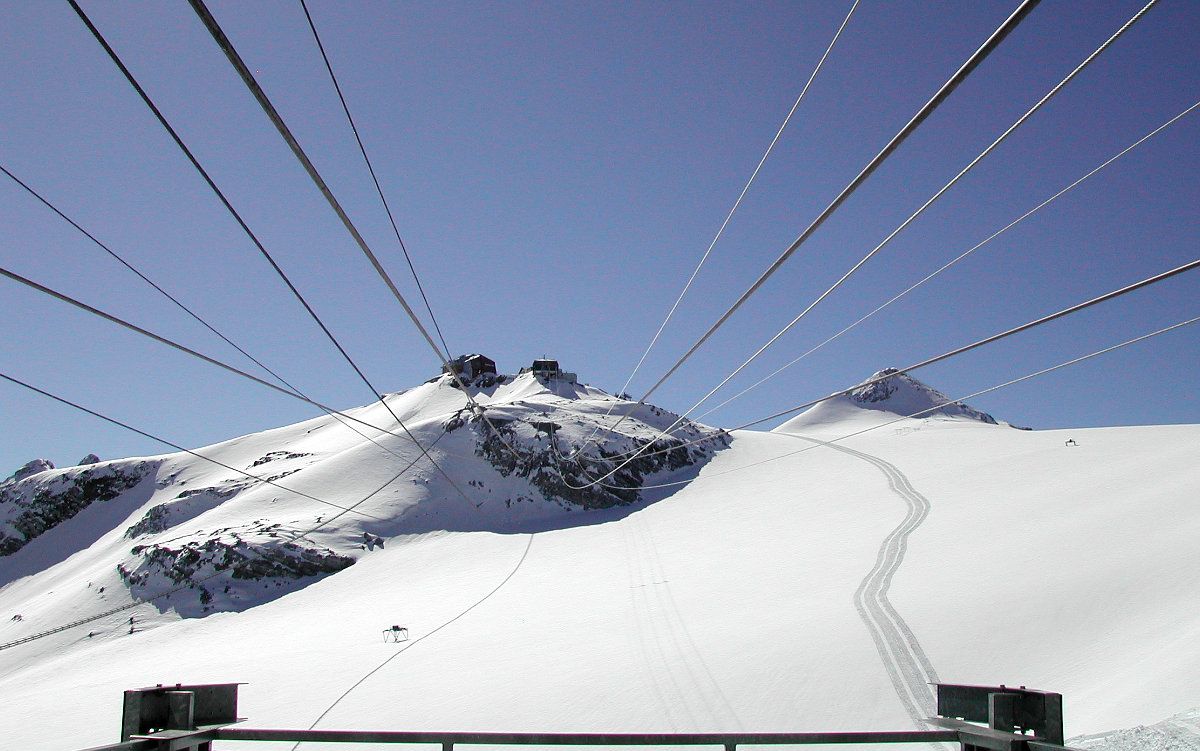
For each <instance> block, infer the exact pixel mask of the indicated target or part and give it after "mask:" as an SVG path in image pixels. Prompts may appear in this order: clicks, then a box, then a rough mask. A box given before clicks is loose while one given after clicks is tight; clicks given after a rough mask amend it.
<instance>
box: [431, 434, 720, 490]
mask: <svg viewBox="0 0 1200 751" xmlns="http://www.w3.org/2000/svg"><path fill="white" fill-rule="evenodd" d="M467 422H468V424H469V425H470V426H471V429H472V430H473V431H475V433H476V447H475V453H476V455H477V456H481V457H483V458H485V459H487V461H488V462H489V463H490V464H491V465H492V466H493V467H495V468H496V470H497V471H499V472H500V474H501V475H502V476H504V477H509V476H510V475H515V476H517V477H522V478H525V479H527V480H528V481H529V483H530V485H532V486H533V487H534V488H535V489H537V490H538V491H540V493H541V494H542V495H543V496H544V497H545V498H546V500H549V501H552V502H555V503H558V504H560V505H562V506H564V507H576V508H580V509H601V508H610V507H612V506H623V505H628V504H631V503H636V502H637V501H639V500H640V499H641V487H642V485H643V483H644V482H645V480H646V478H647V477H648V476H650V475H653V474H655V473H658V472H664V471H674V470H680V469H684V468H686V467H691V466H693V465H697V464H702V463H704V462H706V461H707V460H708V459H709V458H711V457H712V455H713V454H714V453H715V452H716V451H718V450H720V449H723V448H726V447H727V446H728V445H729V438H728V436H727V435H726V434H725V433H724V432H723V431H719V430H713V429H711V428H703V427H701V426H699V425H697V424H695V423H691V422H685V423H684V424H683V425H682V426H681V427H680V428H678V429H677V430H676V431H675V433H676V435H678V436H682V437H675V436H666V437H663V438H657V439H653V442H652V439H651V438H649V437H642V436H638V435H633V434H628V433H620V432H615V431H612V430H608V429H605V428H601V429H600V430H599V431H598V432H597V433H596V435H595V437H594V439H593V440H592V441H588V440H583V441H580V440H579V438H578V435H577V434H576V436H577V437H576V439H575V441H571V440H569V439H567V440H566V441H565V442H564V441H563V440H561V439H560V435H559V434H560V431H561V430H562V426H561V425H559V424H557V423H555V422H554V421H552V420H547V419H545V417H539V418H538V419H529V420H498V419H490V422H489V421H485V420H483V419H482V418H480V417H478V416H476V417H474V418H472V419H471V420H469V421H467ZM461 424H463V422H462V421H461V420H460V422H459V425H461ZM454 427H458V426H457V425H456V426H454ZM631 427H632V426H631ZM641 427H642V428H643V432H645V430H644V429H645V426H644V425H642V426H641ZM450 429H453V428H450ZM691 441H698V442H697V443H695V444H691ZM685 444H691V445H685ZM642 448H646V450H645V451H644V452H643V453H642V454H641V455H640V456H637V457H636V458H634V459H632V460H631V461H629V462H628V463H627V464H625V466H623V467H622V466H621V465H622V464H623V463H624V462H625V460H626V459H627V458H628V457H629V455H631V454H633V453H635V452H636V451H638V450H639V449H642ZM564 454H565V455H564ZM617 467H620V469H617ZM614 469H616V471H615V472H613V474H612V475H611V476H609V477H607V478H605V479H604V480H602V481H600V482H593V481H594V480H597V479H598V478H601V477H604V476H605V475H607V474H608V473H609V472H611V471H612V470H614ZM517 500H521V499H517Z"/></svg>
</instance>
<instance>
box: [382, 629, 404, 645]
mask: <svg viewBox="0 0 1200 751" xmlns="http://www.w3.org/2000/svg"><path fill="white" fill-rule="evenodd" d="M389 639H390V640H391V641H394V642H402V641H408V629H406V628H404V627H403V626H392V627H391V628H385V629H384V630H383V640H384V641H388V640H389Z"/></svg>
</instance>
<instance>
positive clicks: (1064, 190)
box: [697, 101, 1200, 419]
mask: <svg viewBox="0 0 1200 751" xmlns="http://www.w3.org/2000/svg"><path fill="white" fill-rule="evenodd" d="M1198 107H1200V101H1198V102H1196V103H1195V104H1193V105H1192V106H1190V107H1188V108H1187V109H1185V110H1184V111H1182V112H1180V113H1179V114H1178V115H1175V117H1172V118H1171V119H1170V120H1168V121H1167V122H1165V123H1163V124H1162V125H1160V126H1158V127H1157V128H1155V129H1154V130H1152V131H1150V132H1149V133H1147V134H1146V135H1144V136H1142V137H1141V138H1139V139H1138V140H1137V141H1134V142H1133V143H1131V144H1130V145H1128V146H1126V147H1125V148H1124V149H1122V150H1121V151H1119V152H1117V153H1116V154H1114V155H1113V156H1111V157H1109V158H1108V159H1107V160H1105V161H1104V162H1103V163H1101V164H1100V165H1098V166H1096V167H1094V168H1092V169H1091V170H1090V171H1089V172H1088V173H1087V174H1085V175H1083V176H1082V177H1080V178H1079V179H1077V180H1075V181H1074V182H1072V183H1071V184H1069V185H1067V186H1066V187H1064V188H1062V189H1061V190H1059V191H1058V192H1057V193H1055V194H1054V195H1052V196H1050V197H1049V198H1047V199H1046V200H1044V201H1042V202H1041V203H1039V204H1038V205H1037V206H1034V207H1033V208H1032V209H1030V210H1028V211H1026V212H1025V213H1024V214H1022V215H1021V216H1019V217H1017V218H1016V219H1014V220H1012V221H1011V222H1009V223H1008V224H1006V225H1004V226H1003V227H1001V228H1000V229H998V230H996V231H995V232H993V233H992V234H990V235H988V236H987V237H985V238H984V239H983V240H980V241H979V242H978V243H976V244H975V245H973V246H971V247H970V248H968V249H967V250H966V251H964V252H963V253H961V254H959V255H958V256H956V257H955V258H953V259H951V260H950V261H948V262H946V263H945V264H943V265H942V266H941V267H940V268H938V269H937V270H936V271H934V272H932V273H931V274H929V275H927V276H925V277H924V278H923V279H921V280H920V281H919V282H916V283H915V284H913V285H912V286H910V287H908V288H907V289H905V290H904V291H902V292H900V293H899V294H897V295H895V296H894V297H892V298H891V299H889V300H888V301H887V302H885V303H883V304H882V305H880V306H879V307H877V308H875V309H874V310H872V311H871V312H870V313H867V314H866V315H864V316H863V317H862V318H859V319H858V320H857V321H855V322H854V323H852V324H850V325H849V326H847V327H845V328H843V329H842V330H841V331H838V332H837V333H836V334H834V335H833V336H830V337H829V338H828V339H825V340H824V341H822V342H821V343H820V344H818V345H816V346H815V347H813V348H811V349H809V350H808V351H806V352H804V354H802V355H800V356H799V357H797V358H796V359H794V360H792V361H791V362H788V363H787V364H786V365H783V366H782V367H780V368H778V369H776V370H775V371H773V372H772V373H771V374H770V375H768V376H766V377H765V378H763V379H761V380H759V381H757V382H755V383H754V384H752V385H750V386H748V387H746V388H745V389H743V390H741V391H739V392H738V393H737V394H735V395H733V396H731V397H729V398H728V399H726V400H725V401H723V402H721V403H720V404H718V405H716V406H715V407H712V408H711V409H708V410H707V411H705V412H703V413H701V414H700V416H699V418H697V419H703V418H704V417H705V416H707V415H710V414H712V413H713V412H716V411H717V410H718V409H720V408H721V407H724V406H725V405H727V404H729V403H731V402H733V401H734V400H736V399H740V398H741V397H743V396H745V395H746V394H748V393H750V392H751V391H753V390H754V389H756V388H758V387H759V386H761V385H762V384H764V383H766V382H767V381H770V380H771V379H772V378H774V377H775V376H777V375H779V374H780V373H782V372H783V371H785V370H787V369H788V368H790V367H792V366H793V365H795V364H796V363H798V362H800V361H801V360H803V359H804V358H806V357H808V356H809V355H811V354H813V353H814V352H816V351H817V350H819V349H821V348H822V347H824V346H825V345H826V344H829V343H831V342H833V341H834V340H836V339H838V338H839V337H841V336H842V335H843V334H845V333H847V332H849V331H851V330H852V329H854V328H856V327H857V326H858V325H859V324H861V323H863V322H864V321H866V320H867V319H869V318H871V317H872V316H874V315H875V314H876V313H879V312H880V311H882V310H884V309H885V308H887V307H888V306H890V305H891V304H892V303H894V302H897V301H899V300H900V299H901V298H903V297H905V296H906V295H908V293H910V292H912V291H914V290H916V289H917V288H918V287H921V286H922V285H924V284H925V283H926V282H928V281H931V280H932V279H934V278H935V277H937V276H939V275H941V273H942V272H944V271H947V270H949V269H950V268H952V267H953V266H955V265H957V264H958V263H959V262H960V261H962V260H964V259H965V258H967V257H968V256H970V255H972V254H973V253H975V251H977V250H979V249H981V248H983V247H984V246H985V245H987V244H988V243H990V242H991V241H992V240H995V239H996V238H997V237H999V236H1000V235H1002V234H1004V233H1005V232H1007V231H1008V230H1010V229H1012V228H1013V227H1015V226H1017V225H1018V224H1020V223H1021V222H1023V221H1025V220H1026V219H1028V218H1029V217H1031V216H1033V215H1034V214H1035V213H1037V212H1038V211H1041V210H1042V209H1044V208H1045V207H1046V206H1049V205H1050V204H1051V203H1053V202H1054V201H1056V200H1057V199H1059V198H1061V197H1062V196H1064V195H1066V194H1067V193H1069V192H1070V191H1071V190H1073V189H1075V188H1076V187H1078V186H1079V185H1080V184H1081V183H1083V182H1084V181H1085V180H1087V179H1088V178H1090V177H1092V176H1093V175H1095V174H1096V173H1098V172H1100V171H1101V170H1103V169H1104V168H1105V167H1107V166H1109V165H1110V164H1112V163H1113V162H1115V161H1117V160H1118V159H1120V158H1121V157H1123V156H1125V155H1126V154H1128V153H1129V152H1130V151H1133V150H1134V149H1135V148H1137V147H1138V146H1140V145H1142V144H1143V143H1145V142H1146V141H1148V140H1149V139H1151V138H1152V137H1154V136H1155V135H1157V134H1159V133H1161V132H1162V131H1164V130H1166V129H1167V128H1168V127H1170V126H1171V125H1174V124H1175V123H1176V122H1177V121H1179V120H1180V119H1182V118H1183V117H1184V116H1186V115H1188V114H1190V113H1191V112H1193V111H1194V110H1196V109H1197V108H1198Z"/></svg>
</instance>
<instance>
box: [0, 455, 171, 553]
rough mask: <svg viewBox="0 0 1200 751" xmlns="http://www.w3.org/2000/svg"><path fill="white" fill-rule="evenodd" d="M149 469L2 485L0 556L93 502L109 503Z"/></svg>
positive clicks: (137, 466)
mask: <svg viewBox="0 0 1200 751" xmlns="http://www.w3.org/2000/svg"><path fill="white" fill-rule="evenodd" d="M46 463H48V462H46ZM32 464H34V462H30V463H29V464H27V465H25V466H26V468H28V467H30V465H32ZM152 466H153V465H152V464H151V463H149V462H137V463H134V464H128V463H127V464H119V465H118V464H110V465H107V466H103V467H94V468H88V469H80V470H63V471H62V472H61V473H60V474H56V475H54V476H51V477H48V478H46V477H41V476H35V475H39V474H40V473H41V472H44V471H45V470H44V469H42V470H37V472H33V473H29V474H26V475H25V478H24V479H16V480H9V481H6V482H5V483H4V484H2V485H0V556H6V555H12V554H13V553H15V552H17V551H18V550H20V549H21V548H22V547H24V546H25V545H26V544H28V543H29V541H30V540H33V539H34V538H36V537H38V536H39V535H41V534H43V533H44V532H46V531H47V530H49V529H53V528H54V527H56V526H58V525H59V524H62V523H63V522H65V521H66V520H68V519H71V518H72V517H74V516H75V515H76V514H78V513H79V512H80V511H83V510H84V509H85V508H87V507H88V506H90V505H92V504H93V503H105V502H107V501H111V500H112V499H114V498H116V497H117V496H119V495H120V494H122V493H124V492H125V491H126V490H129V489H130V488H132V487H133V486H135V485H137V484H138V483H139V482H141V481H142V478H143V477H145V476H146V475H147V474H148V473H149V471H150V470H151V468H152ZM20 474H21V473H20V472H18V473H17V475H20ZM14 477H16V476H14Z"/></svg>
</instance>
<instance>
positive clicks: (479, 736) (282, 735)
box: [215, 727, 960, 746]
mask: <svg viewBox="0 0 1200 751" xmlns="http://www.w3.org/2000/svg"><path fill="white" fill-rule="evenodd" d="M959 735H960V734H959V732H958V731H957V730H900V731H864V732H830V733H438V732H421V731H389V730H280V729H269V728H243V727H225V728H221V729H219V730H217V731H216V736H215V740H221V741H287V742H292V743H297V742H304V743H312V742H327V743H430V744H442V745H443V746H444V745H445V744H469V745H507V746H523V745H538V746H599V745H605V746H730V745H756V746H757V745H810V744H822V743H827V744H835V743H957V742H958V740H959Z"/></svg>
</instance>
